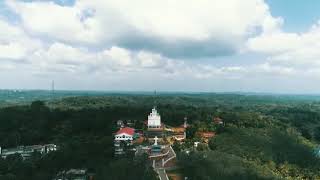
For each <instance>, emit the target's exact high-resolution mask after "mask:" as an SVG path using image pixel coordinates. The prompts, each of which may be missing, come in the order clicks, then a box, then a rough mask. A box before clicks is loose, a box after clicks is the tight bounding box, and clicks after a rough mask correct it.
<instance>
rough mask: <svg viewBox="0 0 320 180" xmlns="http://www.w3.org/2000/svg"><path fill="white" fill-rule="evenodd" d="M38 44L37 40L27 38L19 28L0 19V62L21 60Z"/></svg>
mask: <svg viewBox="0 0 320 180" xmlns="http://www.w3.org/2000/svg"><path fill="white" fill-rule="evenodd" d="M40 44H41V43H40V42H39V41H38V40H36V39H31V38H29V37H28V36H27V35H26V34H25V32H24V31H23V29H21V28H20V27H18V26H16V25H12V24H9V23H8V22H6V21H4V20H2V19H0V60H1V59H9V60H21V59H22V58H24V57H25V56H27V54H28V53H30V52H32V51H34V50H35V49H36V48H38V47H40V46H41V45H40Z"/></svg>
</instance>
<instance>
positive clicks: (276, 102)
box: [0, 93, 320, 180]
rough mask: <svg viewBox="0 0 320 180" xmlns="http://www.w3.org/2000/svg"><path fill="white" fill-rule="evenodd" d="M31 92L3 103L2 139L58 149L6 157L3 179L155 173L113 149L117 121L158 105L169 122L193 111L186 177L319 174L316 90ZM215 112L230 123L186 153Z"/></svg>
mask: <svg viewBox="0 0 320 180" xmlns="http://www.w3.org/2000/svg"><path fill="white" fill-rule="evenodd" d="M32 100H33V101H32V102H29V103H25V102H24V103H22V104H19V103H15V104H12V103H10V105H3V106H2V108H0V146H1V147H2V148H10V147H16V146H19V145H33V144H46V143H54V144H57V145H58V146H59V150H58V151H56V152H52V153H50V154H48V155H46V156H43V157H40V156H39V155H38V154H34V155H33V156H32V157H31V158H30V159H28V160H22V159H21V157H19V156H18V155H12V156H9V157H7V158H6V159H0V179H1V180H2V179H5V180H16V179H17V180H30V179H33V180H46V179H48V180H49V179H53V177H54V176H55V175H56V174H57V173H58V172H59V171H61V170H64V169H68V168H86V169H88V170H90V171H91V172H93V173H94V174H95V177H96V179H102V180H105V179H106V180H108V179H112V180H125V179H131V180H132V179H133V180H134V179H137V180H147V179H151V180H152V179H157V175H156V174H155V172H154V171H153V169H152V168H151V166H150V164H149V162H148V160H147V157H145V156H141V157H132V156H128V157H122V158H117V157H114V156H113V133H114V132H115V131H116V130H117V129H116V121H117V120H119V119H128V120H135V121H137V122H138V123H136V126H137V127H136V128H137V129H139V128H141V126H142V124H143V123H142V122H143V121H144V120H145V119H146V117H147V115H148V113H149V111H150V109H151V108H152V107H153V106H157V109H158V110H159V111H160V114H161V117H162V120H163V121H164V123H166V124H168V125H170V126H176V125H181V124H182V123H183V121H184V117H188V123H189V124H190V127H188V129H187V138H188V140H187V142H186V143H185V144H183V145H179V144H176V145H174V149H175V150H176V152H177V155H178V165H179V169H178V171H179V172H180V173H181V174H182V175H183V176H185V177H188V179H194V180H208V179H320V171H319V170H320V159H319V157H318V154H317V151H316V150H317V149H318V144H319V142H320V111H319V110H320V101H319V100H318V98H317V97H312V96H285V95H246V94H214V93H199V94H179V93H175V94H169V93H165V94H158V95H156V96H155V95H150V94H147V95H144V94H112V95H95V96H77V97H63V98H59V99H45V100H43V99H40V100H34V99H32ZM212 117H220V118H222V119H223V121H224V126H223V127H219V128H214V129H213V130H214V131H215V132H216V136H214V137H213V138H212V139H210V141H209V143H208V147H206V148H199V149H198V150H196V151H192V152H191V153H185V151H184V149H187V148H189V147H190V146H192V144H193V142H195V141H198V139H197V138H196V137H195V132H196V131H197V130H199V129H205V130H206V129H207V130H212V127H211V126H210V122H211V121H212Z"/></svg>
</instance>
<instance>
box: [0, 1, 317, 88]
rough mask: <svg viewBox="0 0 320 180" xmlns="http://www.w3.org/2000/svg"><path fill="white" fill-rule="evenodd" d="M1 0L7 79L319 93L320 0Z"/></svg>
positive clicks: (4, 84) (0, 60)
mask: <svg viewBox="0 0 320 180" xmlns="http://www.w3.org/2000/svg"><path fill="white" fill-rule="evenodd" d="M239 2H240V1H239V0H224V1H221V0H203V1H197V0H190V1H184V0H176V1H170V0H161V1H160V0H159V1H152V2H151V1H150V0H136V1H134V2H133V1H132V0H123V1H118V0H103V1H102V0H90V1H88V0H55V1H50V0H4V1H0V84H1V86H0V88H3V89H7V88H9V89H49V88H50V85H51V81H52V80H55V82H56V87H57V89H67V90H68V89H70V90H73V89H78V90H130V91H135V90H139V91H141V90H143V91H153V90H154V89H157V90H162V91H215V92H221V91H223V92H226V91H250V92H272V93H319V92H320V85H319V83H316V82H318V81H319V80H320V52H319V51H318V49H319V48H320V24H319V20H320V11H319V10H318V9H319V8H320V1H316V0H309V1H302V0H265V1H263V0H246V1H241V3H239Z"/></svg>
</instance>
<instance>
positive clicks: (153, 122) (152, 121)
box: [147, 107, 161, 129]
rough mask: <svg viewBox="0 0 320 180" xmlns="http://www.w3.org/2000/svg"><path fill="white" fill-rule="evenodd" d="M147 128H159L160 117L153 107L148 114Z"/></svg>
mask: <svg viewBox="0 0 320 180" xmlns="http://www.w3.org/2000/svg"><path fill="white" fill-rule="evenodd" d="M147 125H148V129H160V128H161V117H160V115H159V113H158V111H157V109H156V108H155V107H154V108H153V109H152V111H151V113H150V114H149V116H148V124H147Z"/></svg>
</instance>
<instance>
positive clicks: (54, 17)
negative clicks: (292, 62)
mask: <svg viewBox="0 0 320 180" xmlns="http://www.w3.org/2000/svg"><path fill="white" fill-rule="evenodd" d="M7 4H8V5H9V6H10V7H11V8H12V9H13V10H14V11H15V12H16V13H17V14H18V15H19V16H20V17H21V19H22V24H23V26H24V28H25V29H27V30H28V31H29V32H30V33H32V34H37V35H39V34H41V35H43V36H46V37H48V38H53V39H55V40H57V41H62V42H67V43H71V44H72V43H83V44H85V45H88V44H90V45H97V46H101V45H105V46H109V47H110V46H113V45H117V46H122V47H125V48H127V49H133V50H146V51H152V52H154V53H159V54H162V55H164V56H168V57H175V58H176V57H184V58H186V57H187V58H198V57H212V56H219V55H227V54H233V53H235V52H237V51H238V50H239V48H240V47H241V45H242V43H243V42H244V41H245V40H246V38H247V37H250V36H253V35H255V34H256V33H259V32H260V31H261V30H262V31H263V32H271V31H273V30H274V29H277V27H278V26H279V24H281V22H282V20H281V19H279V18H274V17H272V16H271V14H270V12H269V9H268V6H267V5H266V4H265V3H264V1H263V0H246V1H241V2H240V1H238V0H225V1H219V0H201V1H184V0H178V1H170V0H164V1H149V0H138V1H131V0H124V1H118V0H106V1H100V0H90V1H87V0H78V1H76V2H75V4H74V5H72V6H62V5H59V4H55V3H53V2H47V1H45V2H38V1H37V2H21V1H17V0H7Z"/></svg>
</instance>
